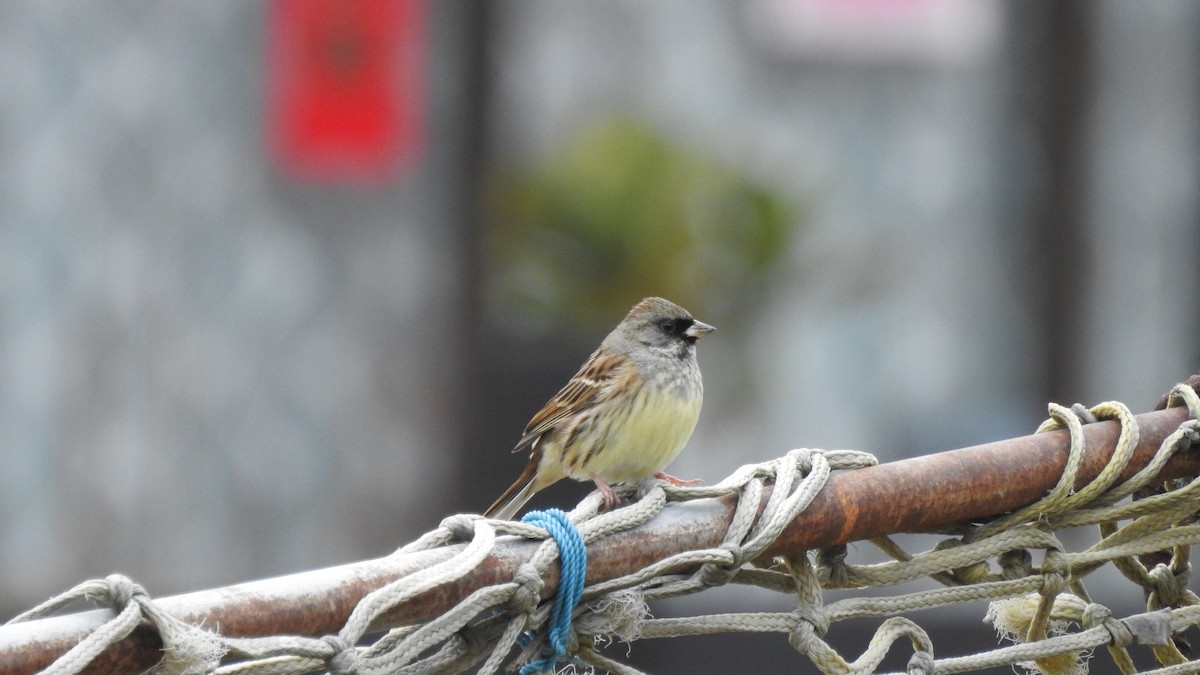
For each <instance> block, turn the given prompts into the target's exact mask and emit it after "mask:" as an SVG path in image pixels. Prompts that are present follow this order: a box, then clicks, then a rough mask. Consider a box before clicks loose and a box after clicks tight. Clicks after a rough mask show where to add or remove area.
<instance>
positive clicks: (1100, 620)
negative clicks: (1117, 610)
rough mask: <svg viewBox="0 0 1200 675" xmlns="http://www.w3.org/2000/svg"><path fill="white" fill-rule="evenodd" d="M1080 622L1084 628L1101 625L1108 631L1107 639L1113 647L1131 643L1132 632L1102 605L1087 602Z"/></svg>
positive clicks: (1125, 645)
mask: <svg viewBox="0 0 1200 675" xmlns="http://www.w3.org/2000/svg"><path fill="white" fill-rule="evenodd" d="M1080 623H1081V624H1082V625H1083V627H1084V628H1095V627H1097V626H1102V627H1103V628H1104V630H1106V631H1108V635H1109V639H1110V640H1111V641H1112V646H1114V647H1118V648H1123V647H1127V646H1129V645H1131V644H1133V633H1131V632H1130V631H1129V628H1128V627H1127V626H1126V625H1125V624H1124V623H1122V622H1121V621H1118V620H1117V619H1114V618H1113V615H1112V610H1110V609H1109V608H1107V607H1105V606H1104V605H1098V604H1096V603H1094V602H1092V603H1088V606H1087V607H1085V608H1084V609H1083V616H1082V617H1081V618H1080Z"/></svg>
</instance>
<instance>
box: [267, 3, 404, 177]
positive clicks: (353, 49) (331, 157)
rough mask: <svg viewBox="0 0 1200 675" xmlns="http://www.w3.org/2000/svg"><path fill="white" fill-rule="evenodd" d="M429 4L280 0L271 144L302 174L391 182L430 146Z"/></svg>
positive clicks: (273, 19) (272, 18) (270, 22)
mask: <svg viewBox="0 0 1200 675" xmlns="http://www.w3.org/2000/svg"><path fill="white" fill-rule="evenodd" d="M425 13H426V6H425V0H276V1H275V2H272V3H271V4H270V5H269V9H268V16H267V31H268V33H267V76H266V85H267V111H266V130H267V138H268V145H269V147H270V149H271V152H272V155H273V156H274V158H275V160H276V161H277V162H278V163H279V164H280V165H281V166H282V167H283V168H284V169H285V170H286V171H287V172H289V173H291V174H292V175H294V176H297V177H300V178H305V179H309V180H316V181H322V182H327V181H337V182H370V183H378V182H383V181H385V180H387V179H389V178H392V177H393V176H395V174H396V172H397V171H398V170H399V169H401V168H404V167H405V166H406V165H409V164H411V163H412V162H413V161H414V160H415V158H416V157H417V156H418V155H419V154H420V151H421V148H422V142H423V138H422V115H423V108H424V70H425V63H424V59H425V51H424V50H425Z"/></svg>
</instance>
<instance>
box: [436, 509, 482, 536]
mask: <svg viewBox="0 0 1200 675" xmlns="http://www.w3.org/2000/svg"><path fill="white" fill-rule="evenodd" d="M480 517H481V516H476V515H470V514H466V513H457V514H455V515H453V516H450V517H448V518H444V519H443V520H442V523H441V526H442V527H443V528H445V529H446V531H448V532H449V533H450V536H451V537H453V538H454V540H455V541H471V540H472V539H474V538H475V521H476V520H479V519H480Z"/></svg>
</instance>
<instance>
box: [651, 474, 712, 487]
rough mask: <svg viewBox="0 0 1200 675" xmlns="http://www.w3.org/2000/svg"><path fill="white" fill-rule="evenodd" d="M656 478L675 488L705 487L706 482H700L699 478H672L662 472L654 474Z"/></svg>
mask: <svg viewBox="0 0 1200 675" xmlns="http://www.w3.org/2000/svg"><path fill="white" fill-rule="evenodd" d="M654 477H655V478H657V479H659V480H665V481H667V482H668V483H670V484H671V485H674V486H675V487H689V486H691V485H703V484H704V481H702V480H700V479H699V478H693V479H691V480H684V479H682V478H676V477H675V476H672V475H671V474H669V473H663V472H661V471H659V472H658V473H656V474H654Z"/></svg>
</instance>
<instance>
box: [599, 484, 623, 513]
mask: <svg viewBox="0 0 1200 675" xmlns="http://www.w3.org/2000/svg"><path fill="white" fill-rule="evenodd" d="M592 482H593V483H595V484H596V489H597V490H599V491H600V494H602V495H604V510H605V511H612V510H613V509H615V508H617V506H619V505H620V504H621V498H620V497H618V496H617V491H616V490H614V489H612V486H611V485H609V484H608V483H605V482H604V480H603V479H601V478H600V477H599V476H592Z"/></svg>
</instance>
